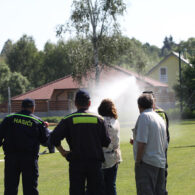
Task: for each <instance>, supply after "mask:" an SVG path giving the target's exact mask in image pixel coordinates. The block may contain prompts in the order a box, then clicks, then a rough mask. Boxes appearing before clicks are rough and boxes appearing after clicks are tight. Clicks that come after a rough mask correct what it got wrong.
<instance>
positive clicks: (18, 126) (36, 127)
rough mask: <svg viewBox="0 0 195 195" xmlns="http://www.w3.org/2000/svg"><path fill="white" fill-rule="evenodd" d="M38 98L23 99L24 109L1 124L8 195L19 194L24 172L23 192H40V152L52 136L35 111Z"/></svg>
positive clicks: (6, 194) (0, 135) (0, 134)
mask: <svg viewBox="0 0 195 195" xmlns="http://www.w3.org/2000/svg"><path fill="white" fill-rule="evenodd" d="M34 110H35V102H34V100H32V99H25V100H23V101H22V110H21V111H20V112H18V113H15V114H11V115H8V116H7V117H6V118H5V119H4V120H3V121H2V123H1V125H0V146H1V145H3V150H4V154H5V169H4V172H5V178H4V185H5V191H4V195H17V194H18V184H19V179H20V174H21V173H22V183H23V194H24V195H38V194H39V193H38V190H37V186H38V153H39V146H40V143H41V144H44V143H45V142H47V140H48V136H49V133H48V131H47V128H46V127H45V124H44V122H43V121H42V120H41V119H39V118H38V117H36V116H35V115H33V112H34Z"/></svg>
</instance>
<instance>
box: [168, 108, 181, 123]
mask: <svg viewBox="0 0 195 195" xmlns="http://www.w3.org/2000/svg"><path fill="white" fill-rule="evenodd" d="M166 113H167V115H168V118H169V119H170V120H177V119H181V112H180V109H179V108H171V109H169V110H167V111H166Z"/></svg>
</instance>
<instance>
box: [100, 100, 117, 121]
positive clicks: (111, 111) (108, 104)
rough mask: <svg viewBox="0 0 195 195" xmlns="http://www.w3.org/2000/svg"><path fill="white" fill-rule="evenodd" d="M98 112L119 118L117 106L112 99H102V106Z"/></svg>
mask: <svg viewBox="0 0 195 195" xmlns="http://www.w3.org/2000/svg"><path fill="white" fill-rule="evenodd" d="M98 113H99V114H100V115H102V116H110V117H113V118H115V119H117V118H118V115H117V110H116V107H115V105H114V103H113V102H112V100H110V99H104V100H102V102H101V104H100V106H99V107H98Z"/></svg>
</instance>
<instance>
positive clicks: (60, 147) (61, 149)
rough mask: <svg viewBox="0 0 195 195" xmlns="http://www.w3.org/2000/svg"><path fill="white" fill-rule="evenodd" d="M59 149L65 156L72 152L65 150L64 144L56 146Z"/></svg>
mask: <svg viewBox="0 0 195 195" xmlns="http://www.w3.org/2000/svg"><path fill="white" fill-rule="evenodd" d="M56 148H57V150H58V151H59V152H60V154H61V155H62V156H63V157H65V158H66V157H67V154H69V153H70V151H67V150H65V149H64V148H63V147H62V145H59V146H56Z"/></svg>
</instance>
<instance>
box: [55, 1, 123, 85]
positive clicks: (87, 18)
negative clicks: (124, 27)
mask: <svg viewBox="0 0 195 195" xmlns="http://www.w3.org/2000/svg"><path fill="white" fill-rule="evenodd" d="M125 9H126V6H125V3H124V2H123V0H73V4H72V13H71V18H70V21H69V23H67V24H66V25H60V26H59V28H58V30H57V34H58V35H61V34H62V33H64V32H67V30H68V29H69V30H70V28H68V27H72V28H73V29H74V30H76V34H77V37H79V38H80V39H89V40H90V42H91V44H92V49H93V50H92V51H93V60H92V61H91V62H90V64H91V65H93V67H94V68H95V74H96V82H97V83H98V80H99V75H100V67H99V66H100V62H99V47H100V44H101V43H102V42H101V40H102V37H103V36H111V35H113V34H115V33H116V32H118V31H119V24H118V23H117V17H118V16H119V15H122V14H123V13H124V11H125ZM78 65H79V64H78ZM88 66H90V65H88ZM78 73H79V74H80V72H78Z"/></svg>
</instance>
